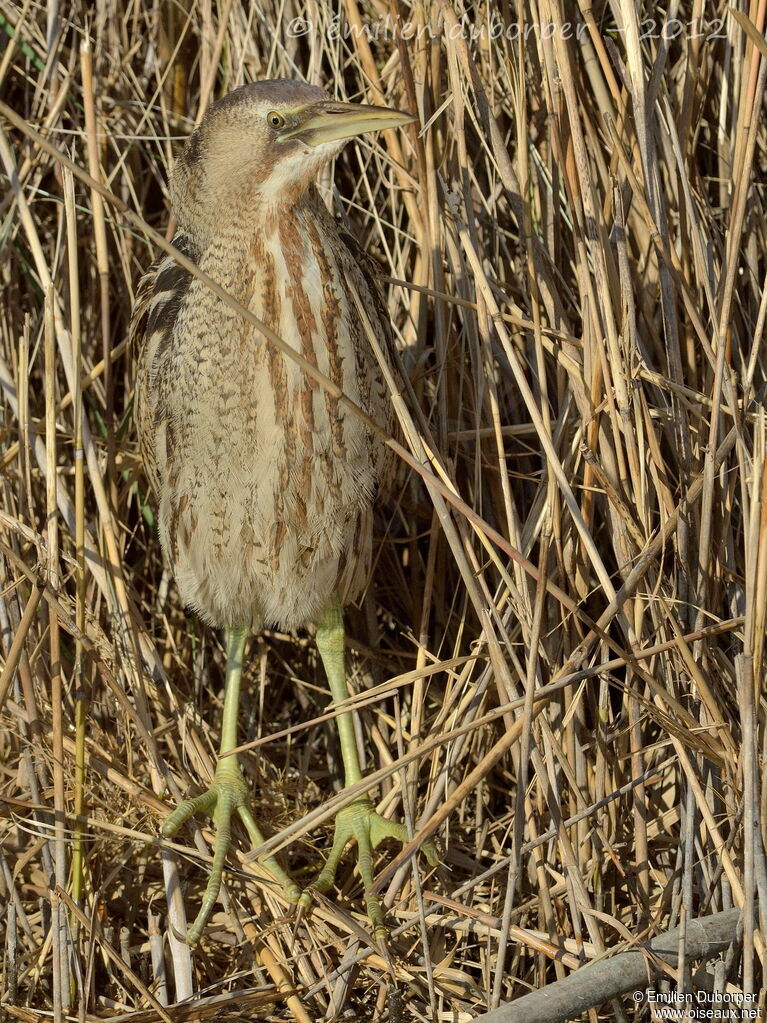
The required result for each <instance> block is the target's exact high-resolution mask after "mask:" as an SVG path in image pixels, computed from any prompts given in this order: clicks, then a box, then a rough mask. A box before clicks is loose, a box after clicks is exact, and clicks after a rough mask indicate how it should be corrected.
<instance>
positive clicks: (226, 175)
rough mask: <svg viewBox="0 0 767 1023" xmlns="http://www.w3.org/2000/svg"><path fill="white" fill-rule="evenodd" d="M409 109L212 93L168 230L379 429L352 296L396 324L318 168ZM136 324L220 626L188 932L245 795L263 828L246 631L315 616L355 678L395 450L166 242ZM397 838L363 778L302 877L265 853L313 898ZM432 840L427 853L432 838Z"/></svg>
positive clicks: (377, 915) (154, 457) (204, 912)
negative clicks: (208, 844) (246, 743)
mask: <svg viewBox="0 0 767 1023" xmlns="http://www.w3.org/2000/svg"><path fill="white" fill-rule="evenodd" d="M413 120H414V118H413V117H412V116H411V115H410V114H405V113H402V112H400V111H398V110H390V109H388V108H385V107H375V106H362V105H360V104H352V103H336V102H334V101H333V100H331V99H329V98H328V96H327V95H326V93H324V92H323V91H322V89H319V88H316V87H314V86H310V85H305V84H303V83H300V82H293V81H289V80H279V81H268V82H255V83H253V84H251V85H245V86H242V87H241V88H239V89H236V90H235V91H234V92H232V93H231V94H230V95H228V96H226V97H225V98H224V99H222V100H220V101H219V102H218V103H215V104H214V105H213V106H212V107H211V108H210V109H209V110H208V112H207V113H206V115H205V117H204V119H203V121H202V123H201V124H200V126H199V127H198V128H197V130H196V131H195V132H194V134H193V135H192V136H191V137H190V139H189V140H188V142H187V144H186V147H185V149H184V151H183V153H182V154H181V155H180V156H179V158H178V160H177V162H176V165H175V168H174V171H173V175H172V181H171V198H172V204H173V209H174V212H175V215H176V219H177V222H178V233H177V234H176V236H175V238H174V240H173V242H174V245H175V246H176V247H177V248H178V249H180V250H181V251H182V252H183V253H184V254H185V255H187V256H188V257H189V258H190V259H191V260H192V261H193V262H194V263H196V264H197V266H198V267H199V268H200V270H202V271H204V273H205V274H207V275H209V276H210V277H211V278H212V279H213V280H214V281H215V282H217V283H218V284H219V285H221V286H222V287H223V288H224V289H225V290H226V291H227V292H228V293H229V294H230V295H232V296H234V297H235V298H236V299H237V300H238V301H239V302H240V303H242V305H244V306H245V307H246V308H247V309H248V310H250V311H251V312H252V313H253V314H255V316H256V317H258V318H259V319H260V320H261V321H262V322H263V323H265V324H266V325H267V326H268V327H270V328H271V329H272V330H274V331H275V332H276V333H277V334H279V335H280V336H281V337H282V338H283V339H284V340H285V341H286V342H287V343H288V344H289V345H290V346H291V347H293V348H294V349H295V350H296V351H297V352H299V353H301V354H302V355H303V356H304V357H305V358H306V359H307V360H308V361H309V362H310V363H312V364H313V365H314V366H316V367H317V368H318V369H319V370H320V371H321V372H322V373H323V374H325V375H326V376H327V377H329V378H330V379H331V380H332V381H333V382H334V384H336V385H337V387H339V388H341V389H342V390H343V391H344V392H345V394H346V395H348V396H349V397H350V398H351V399H353V401H354V402H356V403H357V404H358V405H359V406H361V408H362V409H364V410H365V412H367V413H368V415H369V416H370V417H372V418H373V419H374V420H376V421H377V422H378V423H380V424H381V425H382V426H383V427H385V428H390V427H391V412H390V405H389V402H388V401H387V394H386V388H385V386H384V383H383V379H382V374H381V371H380V368H379V365H378V363H377V361H376V358H375V356H374V354H373V351H372V349H371V346H370V343H369V341H368V339H367V335H366V332H365V327H363V323H362V321H361V316H360V312H359V307H358V304H357V302H358V301H359V302H361V305H362V308H364V310H365V311H366V312H367V315H368V318H369V321H370V323H371V324H372V327H373V329H374V331H375V333H376V335H377V337H378V339H379V340H380V342H381V347H382V348H383V350H384V351H386V350H387V348H388V346H389V344H390V343H391V342H390V337H391V323H390V322H389V319H388V313H387V312H386V307H385V305H384V302H383V299H382V296H381V291H380V287H379V281H378V280H377V273H376V271H375V270H374V268H373V263H372V261H371V260H369V259H368V257H366V256H365V254H364V253H363V252H362V250H361V249H358V248H357V247H356V244H355V243H354V242H353V240H352V239H351V238H350V237H349V236H348V235H347V234H345V233H344V232H343V231H342V230H341V229H340V228H339V227H338V226H337V224H336V222H335V220H334V219H333V217H332V216H331V215H330V214H329V212H328V210H327V209H326V207H325V205H324V203H323V202H322V200H321V198H320V196H319V194H318V192H317V190H316V188H315V185H314V179H315V177H316V175H317V173H318V171H319V170H320V168H321V167H322V166H323V165H324V164H326V163H327V162H328V161H329V160H330V159H331V158H332V157H333V156H334V155H335V154H336V153H337V152H338V151H339V150H340V149H341V148H342V147H343V146H344V144H345V143H346V142H347V141H348V140H349V139H350V138H352V137H353V136H355V135H359V134H361V133H363V132H367V131H374V130H376V129H380V128H394V127H396V126H398V125H403V124H408V123H409V122H411V121H413ZM355 295H356V300H355ZM132 334H133V336H134V338H135V343H136V346H137V349H138V376H137V382H136V422H137V424H138V433H139V439H140V443H141V449H142V453H143V457H144V462H145V465H146V468H147V472H148V475H149V478H150V482H151V484H152V487H153V490H154V493H155V495H156V497H157V499H158V501H159V516H158V522H159V532H160V539H161V542H162V547H163V550H164V552H165V555H166V557H167V560H168V562H169V563H170V566H171V568H172V570H173V574H174V576H175V578H176V582H177V585H178V588H179V591H180V594H181V598H182V600H183V601H184V603H185V604H186V605H187V606H188V607H191V608H193V609H194V610H195V611H197V613H198V614H200V615H201V616H202V617H203V618H204V619H205V620H206V621H207V622H209V623H210V624H211V625H214V626H216V627H218V628H222V629H225V630H226V647H227V666H226V687H225V695H224V714H223V724H222V729H221V758H220V759H219V761H218V765H217V767H216V772H215V777H214V780H213V784H212V785H211V787H210V788H209V789H208V790H207V792H205V793H203V795H201V796H198V797H197V798H196V799H189V800H187V801H186V802H184V803H182V804H181V805H180V806H179V807H178V808H177V809H176V810H175V811H174V812H173V813H172V814H171V815H170V817H169V818H168V820H167V821H166V822H165V825H164V827H163V829H162V830H163V834H164V835H166V836H170V835H173V834H175V833H176V832H177V831H178V829H179V828H180V827H181V826H182V824H183V823H184V822H185V821H187V820H188V819H189V818H190V817H192V815H193V814H195V813H197V812H198V811H204V812H206V813H208V814H210V815H211V816H212V818H213V822H214V825H215V829H216V836H215V845H214V856H213V865H212V868H211V874H210V880H209V882H208V886H207V888H206V890H205V895H204V897H203V902H202V908H201V909H200V912H199V915H198V916H197V919H196V920H195V922H194V924H193V925H192V926H191V927H190V929H189V932H188V935H187V938H188V940H189V941H190V942H194V941H196V940H197V939H198V938H199V936H200V934H201V933H202V930H203V927H204V926H205V922H206V920H207V918H208V916H209V915H210V912H211V910H212V908H213V905H214V903H215V901H216V898H217V896H218V892H219V888H220V885H221V875H222V870H223V865H224V860H225V858H226V853H227V849H228V846H229V841H230V818H231V816H232V814H233V812H234V811H235V810H236V811H237V813H238V814H239V816H240V818H241V820H242V822H243V824H244V825H245V828H246V829H247V831H248V834H249V836H250V839H251V841H252V842H253V843H254V845H257V846H258V845H261V844H262V843H263V841H264V839H263V837H262V835H261V832H260V831H259V829H258V826H257V824H256V822H255V820H254V818H253V814H252V813H251V810H250V807H249V798H248V792H247V788H246V785H245V782H244V780H243V778H242V774H241V771H240V767H239V764H238V762H237V757H236V755H231V756H225V754H226V753H228V752H229V751H230V750H232V749H233V748H234V747H235V746H236V745H237V737H236V732H237V712H238V704H239V690H240V680H241V674H242V661H243V652H244V647H245V641H246V639H247V636H248V633H249V632H251V631H253V630H258V629H261V628H263V627H264V626H271V627H274V628H278V629H285V630H292V629H296V628H298V627H300V626H303V625H306V624H309V623H315V624H316V625H317V646H318V648H319V652H320V655H321V657H322V662H323V664H324V667H325V671H326V673H327V676H328V681H329V684H330V691H331V693H332V697H333V700H334V702H336V703H338V702H340V701H342V700H344V699H346V698H347V697H348V691H347V686H346V676H345V670H344V628H343V617H342V607H343V604H344V603H345V602H347V601H350V600H353V599H355V598H357V597H359V595H360V593H361V591H362V589H363V587H364V585H365V583H366V580H367V577H368V572H369V568H370V561H371V544H372V504H373V495H374V491H375V489H376V487H377V486H378V485H379V483H380V482H381V481H382V480H385V478H386V477H387V475H388V473H389V470H390V468H391V457H392V454H391V451H390V450H389V449H388V448H387V447H386V445H385V444H383V443H382V442H381V440H380V439H379V438H378V437H377V436H375V435H374V433H373V431H371V429H370V428H369V426H367V425H366V424H365V422H364V420H363V419H362V418H361V417H359V416H356V415H353V414H352V412H351V410H349V409H348V407H346V406H344V405H342V404H341V403H339V401H338V399H337V398H336V397H334V396H333V395H332V394H331V393H329V392H328V391H327V390H323V389H322V388H321V387H320V386H318V384H317V382H316V381H315V380H314V379H312V378H311V377H310V376H309V375H307V374H306V373H305V372H303V371H302V370H301V369H300V368H299V367H297V366H296V364H295V363H294V362H293V361H292V360H291V359H289V358H287V357H285V356H284V355H283V354H281V353H280V352H279V351H278V350H276V349H275V348H274V347H273V346H271V345H270V344H268V343H267V342H266V341H265V339H264V337H263V335H262V333H261V332H260V331H259V330H258V328H257V327H256V326H255V325H254V324H252V323H251V322H249V321H247V320H245V319H244V318H243V317H242V316H241V315H238V314H237V313H236V312H234V311H233V310H232V309H231V307H230V306H228V305H227V304H226V303H225V302H224V301H223V300H222V299H221V298H220V297H218V296H217V295H216V294H215V293H214V292H213V291H212V290H211V289H210V287H209V286H208V285H206V284H205V282H203V281H201V280H199V279H197V278H196V277H194V276H193V275H192V274H191V273H189V272H188V271H187V270H185V269H183V268H182V267H180V266H179V265H178V263H176V262H175V261H174V259H173V258H172V257H170V256H168V257H167V258H165V259H162V260H160V261H159V262H158V263H156V264H155V266H153V267H152V269H151V270H150V271H149V272H148V273H147V274H146V276H145V277H144V278H143V279H142V281H141V283H140V285H139V290H138V297H137V301H136V307H135V309H134V315H133V322H132ZM338 731H339V736H340V744H341V753H342V757H343V764H344V774H345V784H346V785H347V786H349V785H352V784H353V783H355V782H358V781H360V780H361V778H362V773H361V771H360V764H359V759H358V755H357V747H356V742H355V736H354V728H353V721H352V717H351V714H350V713H348V712H347V713H343V714H341V715H340V716H339V717H338ZM387 837H393V838H396V839H398V840H399V841H405V840H406V839H407V833H406V830H405V828H404V826H403V825H401V824H397V823H393V822H392V821H389V820H386V819H384V818H383V817H381V816H379V815H378V814H377V813H375V811H374V809H373V805H372V803H371V802H370V800H369V799H368V798H367V797H366V796H365V797H363V798H358V799H355V800H354V801H353V802H352V803H351V804H350V805H349V806H347V807H346V808H345V809H343V810H341V811H340V812H339V813H338V814H337V816H336V822H335V836H334V841H333V847H332V850H331V853H330V856H329V857H328V860H327V863H326V865H325V867H324V869H323V870H322V872H321V873H320V875H319V877H318V878H317V880H316V881H315V882H314V884H313V885H311V886H310V888H309V889H307V891H305V892H304V893H303V894H301V892H300V889H299V887H298V885H296V883H295V882H294V881H293V880H292V879H291V878H290V877H289V876H288V875H287V874H286V873H285V871H284V870H282V868H281V867H280V866H279V864H278V863H277V862H276V860H274V859H273V858H270V859H267V860H265V861H264V862H265V864H266V866H267V867H268V868H269V870H270V871H271V872H272V874H274V875H275V876H276V877H277V878H278V879H279V881H280V882H281V883H282V884H283V885H284V887H285V890H286V893H287V894H288V897H289V898H290V899H291V900H293V901H300V902H301V903H302V905H303V906H308V902H309V894H308V893H309V891H310V890H311V888H315V889H317V890H320V891H327V889H328V888H330V886H331V885H332V883H333V880H334V877H335V872H336V868H337V866H338V863H339V861H340V859H341V855H342V853H343V850H344V847H345V846H346V844H347V843H348V842H350V841H356V843H357V850H358V851H357V862H358V866H359V871H360V874H361V876H362V880H363V883H364V885H365V888H366V890H367V889H369V888H370V886H371V885H372V880H373V877H372V850H373V849H374V848H375V847H376V846H377V845H378V844H379V842H381V841H382V840H383V839H384V838H387ZM426 852H427V856H428V858H429V862H431V863H435V862H436V853H435V850H434V848H433V846H431V845H430V846H429V847H428V848H427V849H426ZM366 901H367V908H368V916H369V917H370V920H371V922H372V923H373V925H374V927H375V931H376V935H377V936H380V935H382V934H383V933H385V928H384V924H383V915H382V910H381V906H380V903H379V901H378V899H377V898H376V897H374V896H372V895H368V896H367V899H366Z"/></svg>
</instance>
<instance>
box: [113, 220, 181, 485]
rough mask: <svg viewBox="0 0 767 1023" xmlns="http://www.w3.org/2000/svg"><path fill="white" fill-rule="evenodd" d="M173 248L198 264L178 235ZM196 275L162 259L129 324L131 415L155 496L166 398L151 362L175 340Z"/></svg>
mask: <svg viewBox="0 0 767 1023" xmlns="http://www.w3.org/2000/svg"><path fill="white" fill-rule="evenodd" d="M173 245H174V246H175V247H176V248H177V249H179V250H180V251H181V252H183V253H184V255H185V256H188V257H189V258H190V259H193V260H195V261H196V255H195V251H194V246H193V245H192V243H191V241H190V239H189V238H188V236H187V235H185V234H183V233H182V232H179V233H178V234H176V235H175V236H174V238H173ZM191 280H192V275H191V274H190V273H189V271H188V270H185V269H184V268H183V267H181V266H179V265H178V263H177V262H176V261H175V259H174V258H173V256H163V257H162V258H161V259H158V260H157V262H156V263H154V264H153V265H152V266H151V267H150V268H149V270H147V272H146V273H145V274H144V276H143V277H142V278H141V280H140V281H139V285H138V288H137V290H136V301H135V303H134V305H133V313H132V315H131V322H130V335H129V337H130V347H131V352H132V355H133V360H134V365H135V366H136V388H135V400H134V409H133V417H134V421H135V423H136V432H137V434H138V439H139V446H140V448H141V456H142V458H143V460H144V468H145V470H146V474H147V476H148V477H149V482H150V484H151V485H152V488H153V490H154V491H155V493H156V494H158V495H159V493H160V473H159V471H158V467H157V464H156V457H155V451H156V444H155V435H156V431H157V428H158V423H159V422H160V421H162V420H163V418H164V417H163V409H162V404H163V403H162V400H161V397H160V395H159V394H158V393H155V392H156V391H157V388H156V387H154V386H153V382H152V381H153V372H152V371H153V363H154V362H155V359H156V356H157V353H158V351H161V350H162V349H163V347H164V346H165V345H167V344H168V343H169V342H170V341H171V340H172V336H173V331H174V329H175V326H176V319H177V317H178V312H179V309H180V308H181V303H182V301H183V299H184V296H185V295H186V293H187V291H188V290H189V285H190V282H191Z"/></svg>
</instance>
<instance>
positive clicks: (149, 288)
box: [128, 260, 160, 492]
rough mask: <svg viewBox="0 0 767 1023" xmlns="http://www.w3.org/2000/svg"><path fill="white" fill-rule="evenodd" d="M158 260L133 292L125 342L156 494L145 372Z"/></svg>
mask: <svg viewBox="0 0 767 1023" xmlns="http://www.w3.org/2000/svg"><path fill="white" fill-rule="evenodd" d="M159 265H160V260H158V261H157V262H156V263H154V264H153V265H152V266H151V267H150V268H149V270H147V272H146V273H145V274H144V276H143V277H142V278H141V280H140V281H139V283H138V288H137V289H136V300H135V302H134V303H133V310H132V312H131V320H130V328H129V334H128V341H129V345H130V352H131V357H132V362H133V365H134V366H135V367H136V386H135V389H134V392H133V395H134V396H133V421H134V423H135V425H136V433H137V435H138V441H139V447H140V449H141V458H142V460H143V462H144V469H145V471H146V474H147V476H148V478H149V482H150V483H151V485H152V488H153V489H154V490H155V492H157V489H158V484H159V480H158V479H157V470H156V467H155V459H154V443H153V431H152V429H151V416H150V415H149V401H148V398H149V395H148V393H147V391H148V387H149V374H148V373H147V372H146V348H147V340H148V331H147V327H148V324H149V311H150V306H151V304H152V298H153V296H154V289H155V282H156V280H157V269H158V267H159Z"/></svg>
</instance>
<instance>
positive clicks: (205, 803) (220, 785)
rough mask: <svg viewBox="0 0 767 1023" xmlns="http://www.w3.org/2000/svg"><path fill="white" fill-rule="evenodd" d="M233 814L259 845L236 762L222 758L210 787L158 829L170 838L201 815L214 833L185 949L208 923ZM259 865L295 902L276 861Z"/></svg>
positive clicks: (294, 888)
mask: <svg viewBox="0 0 767 1023" xmlns="http://www.w3.org/2000/svg"><path fill="white" fill-rule="evenodd" d="M235 811H236V812H237V813H238V814H239V816H240V820H241V821H242V823H243V824H244V825H245V828H246V830H247V832H248V836H249V837H250V840H251V842H252V843H253V845H254V846H259V845H263V843H264V837H263V835H262V834H261V832H260V830H259V827H258V825H257V824H256V821H255V818H254V817H253V814H252V812H251V809H250V793H249V791H248V786H247V785H246V783H245V780H244V779H243V777H242V774H241V772H240V768H239V765H238V763H237V761H236V758H235V757H226V758H225V759H223V760H221V761H219V764H218V767H217V768H216V774H215V777H214V779H213V784H212V785H211V787H210V788H209V789H208V790H207V791H206V792H203V793H202V795H199V796H196V797H195V798H194V799H186V800H184V802H183V803H181V804H180V805H179V806H177V807H176V809H175V810H174V811H173V813H171V815H170V816H169V817H168V819H167V820H166V821H165V823H164V824H163V826H162V834H163V836H164V837H165V838H171V837H172V836H173V835H175V834H176V832H177V831H178V830H179V829H180V828H181V826H182V825H183V824H185V823H186V822H187V821H188V820H190V818H192V817H193V816H194V815H195V814H197V813H205V814H207V815H208V816H209V817H211V818H212V820H213V828H214V831H215V839H214V844H213V864H212V866H211V870H210V877H209V879H208V884H207V886H206V888H205V894H204V895H203V898H202V906H201V907H200V912H199V913H198V914H197V918H196V920H195V921H194V923H193V924H192V926H191V927H190V928H189V929H188V931H187V932H186V940H187V943H188V944H189V945H194V944H196V943H197V942H198V941H199V939H200V935H201V934H202V932H203V930H204V928H205V924H206V923H207V922H208V917H209V916H210V914H211V912H212V911H213V907H214V905H215V904H216V899H217V898H218V893H219V891H220V890H221V877H222V874H223V870H224V862H225V860H226V854H227V851H228V849H229V844H230V842H231V838H232V824H231V820H232V814H234V813H235ZM259 863H261V864H262V865H263V866H265V867H266V868H267V869H268V870H269V872H270V873H271V874H272V875H273V876H274V878H275V879H276V880H277V881H279V883H280V884H281V885H282V887H283V889H284V890H285V896H286V898H287V899H288V901H290V902H298V900H299V896H300V895H301V889H300V888H299V886H298V885H297V884H296V882H295V881H294V880H293V879H292V878H291V877H290V875H289V874H288V873H286V871H284V870H283V869H282V867H281V866H280V865H279V863H278V862H277V860H275V859H274V857H268V858H264V859H263V860H259Z"/></svg>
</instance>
